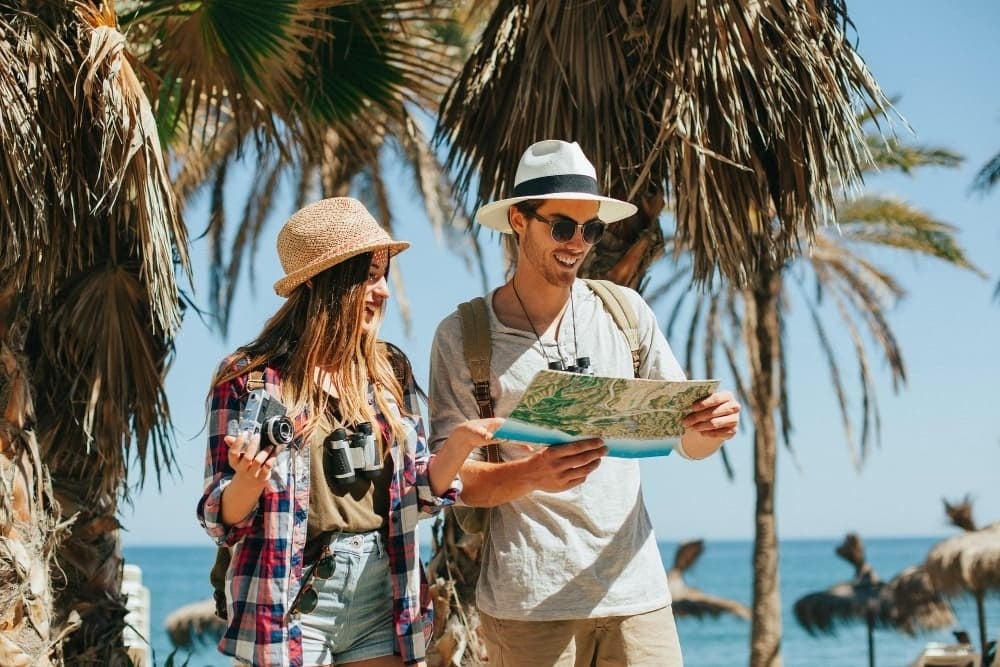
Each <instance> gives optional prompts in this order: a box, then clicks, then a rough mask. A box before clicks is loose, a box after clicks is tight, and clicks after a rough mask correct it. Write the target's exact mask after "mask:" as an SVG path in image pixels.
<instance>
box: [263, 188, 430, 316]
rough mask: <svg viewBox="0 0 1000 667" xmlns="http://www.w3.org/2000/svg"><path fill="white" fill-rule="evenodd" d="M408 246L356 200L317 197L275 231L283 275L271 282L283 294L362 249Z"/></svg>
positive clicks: (391, 249) (396, 250)
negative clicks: (315, 200)
mask: <svg viewBox="0 0 1000 667" xmlns="http://www.w3.org/2000/svg"><path fill="white" fill-rule="evenodd" d="M409 247H410V244H409V243H407V242H406V241H393V240H392V238H391V237H390V236H389V234H388V233H387V232H386V231H385V230H384V229H382V228H381V227H379V225H378V223H377V222H375V218H373V217H372V215H371V213H369V212H368V209H366V208H365V206H364V204H362V203H361V202H359V201H358V200H357V199H353V198H351V197H333V198H330V199H321V200H320V201H318V202H315V203H312V204H309V205H308V206H305V207H303V208H301V209H299V210H298V211H297V212H296V213H295V214H294V215H292V217H290V218H289V219H288V220H287V221H286V222H285V224H284V226H283V227H282V228H281V231H280V232H278V259H279V260H280V261H281V268H283V269H284V270H285V277H284V278H282V279H281V280H279V281H278V282H276V283H274V291H275V292H277V294H278V296H284V297H287V296H288V295H289V294H291V293H292V290H294V289H295V288H296V287H298V286H299V285H301V284H302V283H304V282H305V281H307V280H309V279H310V278H312V277H313V276H315V275H316V274H318V273H320V272H322V271H326V270H327V269H329V268H330V267H331V266H334V265H336V264H339V263H340V262H343V261H344V260H346V259H350V258H352V257H357V256H358V255H360V254H363V253H366V252H374V251H376V250H387V251H388V252H389V256H390V257H392V256H393V255H395V254H397V253H399V252H402V251H403V250H406V249H407V248H409Z"/></svg>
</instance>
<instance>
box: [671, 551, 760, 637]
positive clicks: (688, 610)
mask: <svg viewBox="0 0 1000 667" xmlns="http://www.w3.org/2000/svg"><path fill="white" fill-rule="evenodd" d="M704 550H705V541H704V540H692V541H690V542H682V543H681V544H680V545H679V546H678V547H677V552H676V553H675V554H674V566H673V567H672V568H670V570H668V571H667V583H668V584H669V586H670V597H671V598H673V603H672V607H673V610H674V616H677V617H680V616H694V617H695V618H698V619H701V618H704V617H705V616H713V617H717V616H719V615H720V614H723V613H728V614H733V615H735V616H739V617H740V618H744V619H747V620H750V610H749V609H748V608H747V607H746V605H743V604H741V603H739V602H737V601H736V600H729V599H726V598H720V597H717V596H715V595H709V594H708V593H704V592H702V591H701V590H699V589H697V588H694V587H692V586H688V585H687V583H686V582H685V581H684V572H685V571H686V570H688V569H690V568H691V567H692V566H693V565H694V563H695V561H696V560H698V557H699V556H701V553H702V552H703V551H704Z"/></svg>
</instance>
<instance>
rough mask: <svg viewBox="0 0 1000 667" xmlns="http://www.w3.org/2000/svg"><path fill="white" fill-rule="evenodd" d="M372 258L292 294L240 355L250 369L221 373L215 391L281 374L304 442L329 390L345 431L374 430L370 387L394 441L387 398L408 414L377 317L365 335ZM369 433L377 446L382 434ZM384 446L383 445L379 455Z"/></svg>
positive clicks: (334, 270)
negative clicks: (366, 425)
mask: <svg viewBox="0 0 1000 667" xmlns="http://www.w3.org/2000/svg"><path fill="white" fill-rule="evenodd" d="M372 257H373V253H370V252H369V253H364V254H362V255H358V256H357V257H353V258H351V259H348V260H345V261H343V262H341V263H339V264H335V265H334V266H332V267H330V268H329V269H327V270H325V271H323V272H321V273H319V274H317V275H315V276H313V277H312V278H311V279H310V280H309V281H307V282H306V283H303V284H302V285H299V286H298V287H297V288H295V290H294V291H293V292H292V293H291V294H290V295H289V296H288V299H287V300H286V301H285V303H284V304H283V305H282V306H281V308H279V309H278V311H277V312H276V313H275V314H274V315H272V316H271V318H270V319H269V320H268V321H267V323H266V324H265V325H264V329H263V330H262V331H261V332H260V334H259V335H258V336H257V338H256V339H255V340H254V341H252V342H251V343H248V344H247V345H244V346H243V347H241V348H240V349H239V350H238V353H240V354H242V355H243V356H245V357H246V358H247V359H248V360H249V363H248V364H247V365H246V366H244V367H243V368H239V369H237V368H231V369H228V370H226V371H224V372H222V373H221V374H219V375H218V376H217V377H216V379H215V383H214V384H220V383H223V382H227V381H229V380H232V379H233V378H235V377H238V376H240V375H244V374H245V373H248V372H250V371H252V370H256V369H261V368H264V367H271V368H276V369H278V370H279V371H280V372H281V392H282V401H283V402H284V403H285V405H286V406H288V408H289V409H288V411H289V413H290V414H298V412H299V411H302V410H305V412H306V415H307V419H306V422H305V427H304V429H303V435H304V436H305V437H306V439H307V440H308V438H309V437H310V436H311V434H312V432H313V430H314V429H315V428H316V425H317V424H318V423H319V421H320V419H321V418H322V417H323V415H324V413H325V412H326V411H327V409H328V408H327V406H328V405H329V401H330V399H331V398H332V396H331V395H330V394H329V392H328V390H327V388H324V387H329V386H330V385H332V386H333V387H335V388H336V390H337V393H338V395H339V401H340V403H339V411H340V416H341V418H342V419H343V420H344V422H345V423H348V424H352V423H353V424H358V423H361V422H371V423H372V424H373V425H375V423H376V422H375V414H374V411H373V410H372V406H371V405H370V404H369V402H368V384H369V382H371V383H372V384H373V385H374V389H375V391H374V394H375V402H376V405H377V406H378V408H379V411H380V412H381V413H382V414H383V415H384V416H385V418H386V420H387V421H388V424H389V430H390V433H391V439H395V438H398V437H399V436H400V435H401V434H402V432H403V424H402V422H401V421H400V419H399V417H398V414H397V413H396V412H394V411H392V410H390V409H389V403H388V400H387V398H386V392H388V393H389V394H390V395H391V396H392V397H393V398H394V399H395V401H396V405H397V406H399V411H400V413H402V412H403V411H404V410H405V409H406V406H405V405H404V403H403V396H402V393H403V392H402V388H401V387H400V385H399V381H398V380H397V379H396V375H395V374H394V373H393V368H392V363H391V360H390V358H389V353H388V352H387V349H386V347H385V346H384V345H379V344H378V339H377V336H376V333H377V331H378V328H379V325H380V324H381V318H382V315H383V313H382V312H379V313H377V314H376V320H375V326H374V327H373V328H372V329H371V332H370V333H368V332H365V331H364V329H363V328H362V322H363V318H364V312H365V285H366V283H367V282H368V278H369V271H370V268H371V263H372ZM386 271H388V263H386ZM373 430H374V432H375V433H376V435H377V437H379V439H380V440H381V437H380V436H379V435H378V434H379V433H380V431H381V429H378V428H375V429H373ZM391 439H390V441H391ZM388 444H389V443H388V442H382V443H381V445H382V449H383V451H384V450H385V449H386V448H387V447H388Z"/></svg>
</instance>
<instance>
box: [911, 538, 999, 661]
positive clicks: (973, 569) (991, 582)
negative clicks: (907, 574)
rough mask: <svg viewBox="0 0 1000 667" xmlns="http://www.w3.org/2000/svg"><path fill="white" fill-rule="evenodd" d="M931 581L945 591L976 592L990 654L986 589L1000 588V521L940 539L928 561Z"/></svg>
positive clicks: (983, 645) (983, 643)
mask: <svg viewBox="0 0 1000 667" xmlns="http://www.w3.org/2000/svg"><path fill="white" fill-rule="evenodd" d="M924 566H925V567H926V568H927V573H928V574H929V575H930V581H931V583H933V584H934V586H935V587H936V588H938V589H939V590H940V591H941V592H942V593H944V594H945V595H958V594H960V593H963V592H969V593H972V595H973V596H974V597H975V598H976V612H977V613H978V615H979V641H980V645H981V648H982V651H983V655H986V614H985V610H984V606H983V598H984V597H985V595H986V593H989V592H991V591H1000V521H998V522H996V523H993V524H990V525H989V526H986V527H985V528H982V529H980V530H969V531H967V532H965V533H962V534H961V535H956V536H955V537H949V538H948V539H946V540H943V541H941V542H938V543H937V544H936V545H935V546H934V547H933V548H932V549H931V550H930V552H929V553H928V554H927V559H926V560H925V561H924Z"/></svg>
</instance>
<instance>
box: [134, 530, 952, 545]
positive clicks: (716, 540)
mask: <svg viewBox="0 0 1000 667" xmlns="http://www.w3.org/2000/svg"><path fill="white" fill-rule="evenodd" d="M847 532H853V533H857V534H858V535H859V536H860V537H861V538H862V539H864V540H865V541H869V540H900V541H902V540H944V539H947V538H949V537H953V536H954V535H956V534H957V533H955V532H952V533H940V534H934V535H911V534H900V535H869V534H867V533H862V532H861V531H856V530H855V531H847ZM845 534H846V533H838V534H836V535H796V536H790V537H779V538H778V542H779V543H784V542H796V543H800V542H829V541H836V540H842V539H844V535H845ZM689 540H704V541H706V542H711V543H713V544H725V543H741V544H745V543H748V542H753V536H749V537H708V536H704V535H691V536H687V537H684V538H680V539H659V540H657V541H656V543H657V544H680V543H682V542H687V541H689ZM421 542H422V543H423V544H426V545H428V546H429V541H425V540H421ZM122 544H123V545H124V546H126V547H127V548H133V547H144V548H152V547H174V548H198V547H206V548H212V547H214V546H215V545H213V544H212V542H211V541H210V540H208V539H207V538H206V540H205V541H204V542H202V541H187V540H183V541H176V542H175V541H154V540H142V541H135V542H133V541H130V540H128V539H127V538H125V539H123V540H122Z"/></svg>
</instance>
